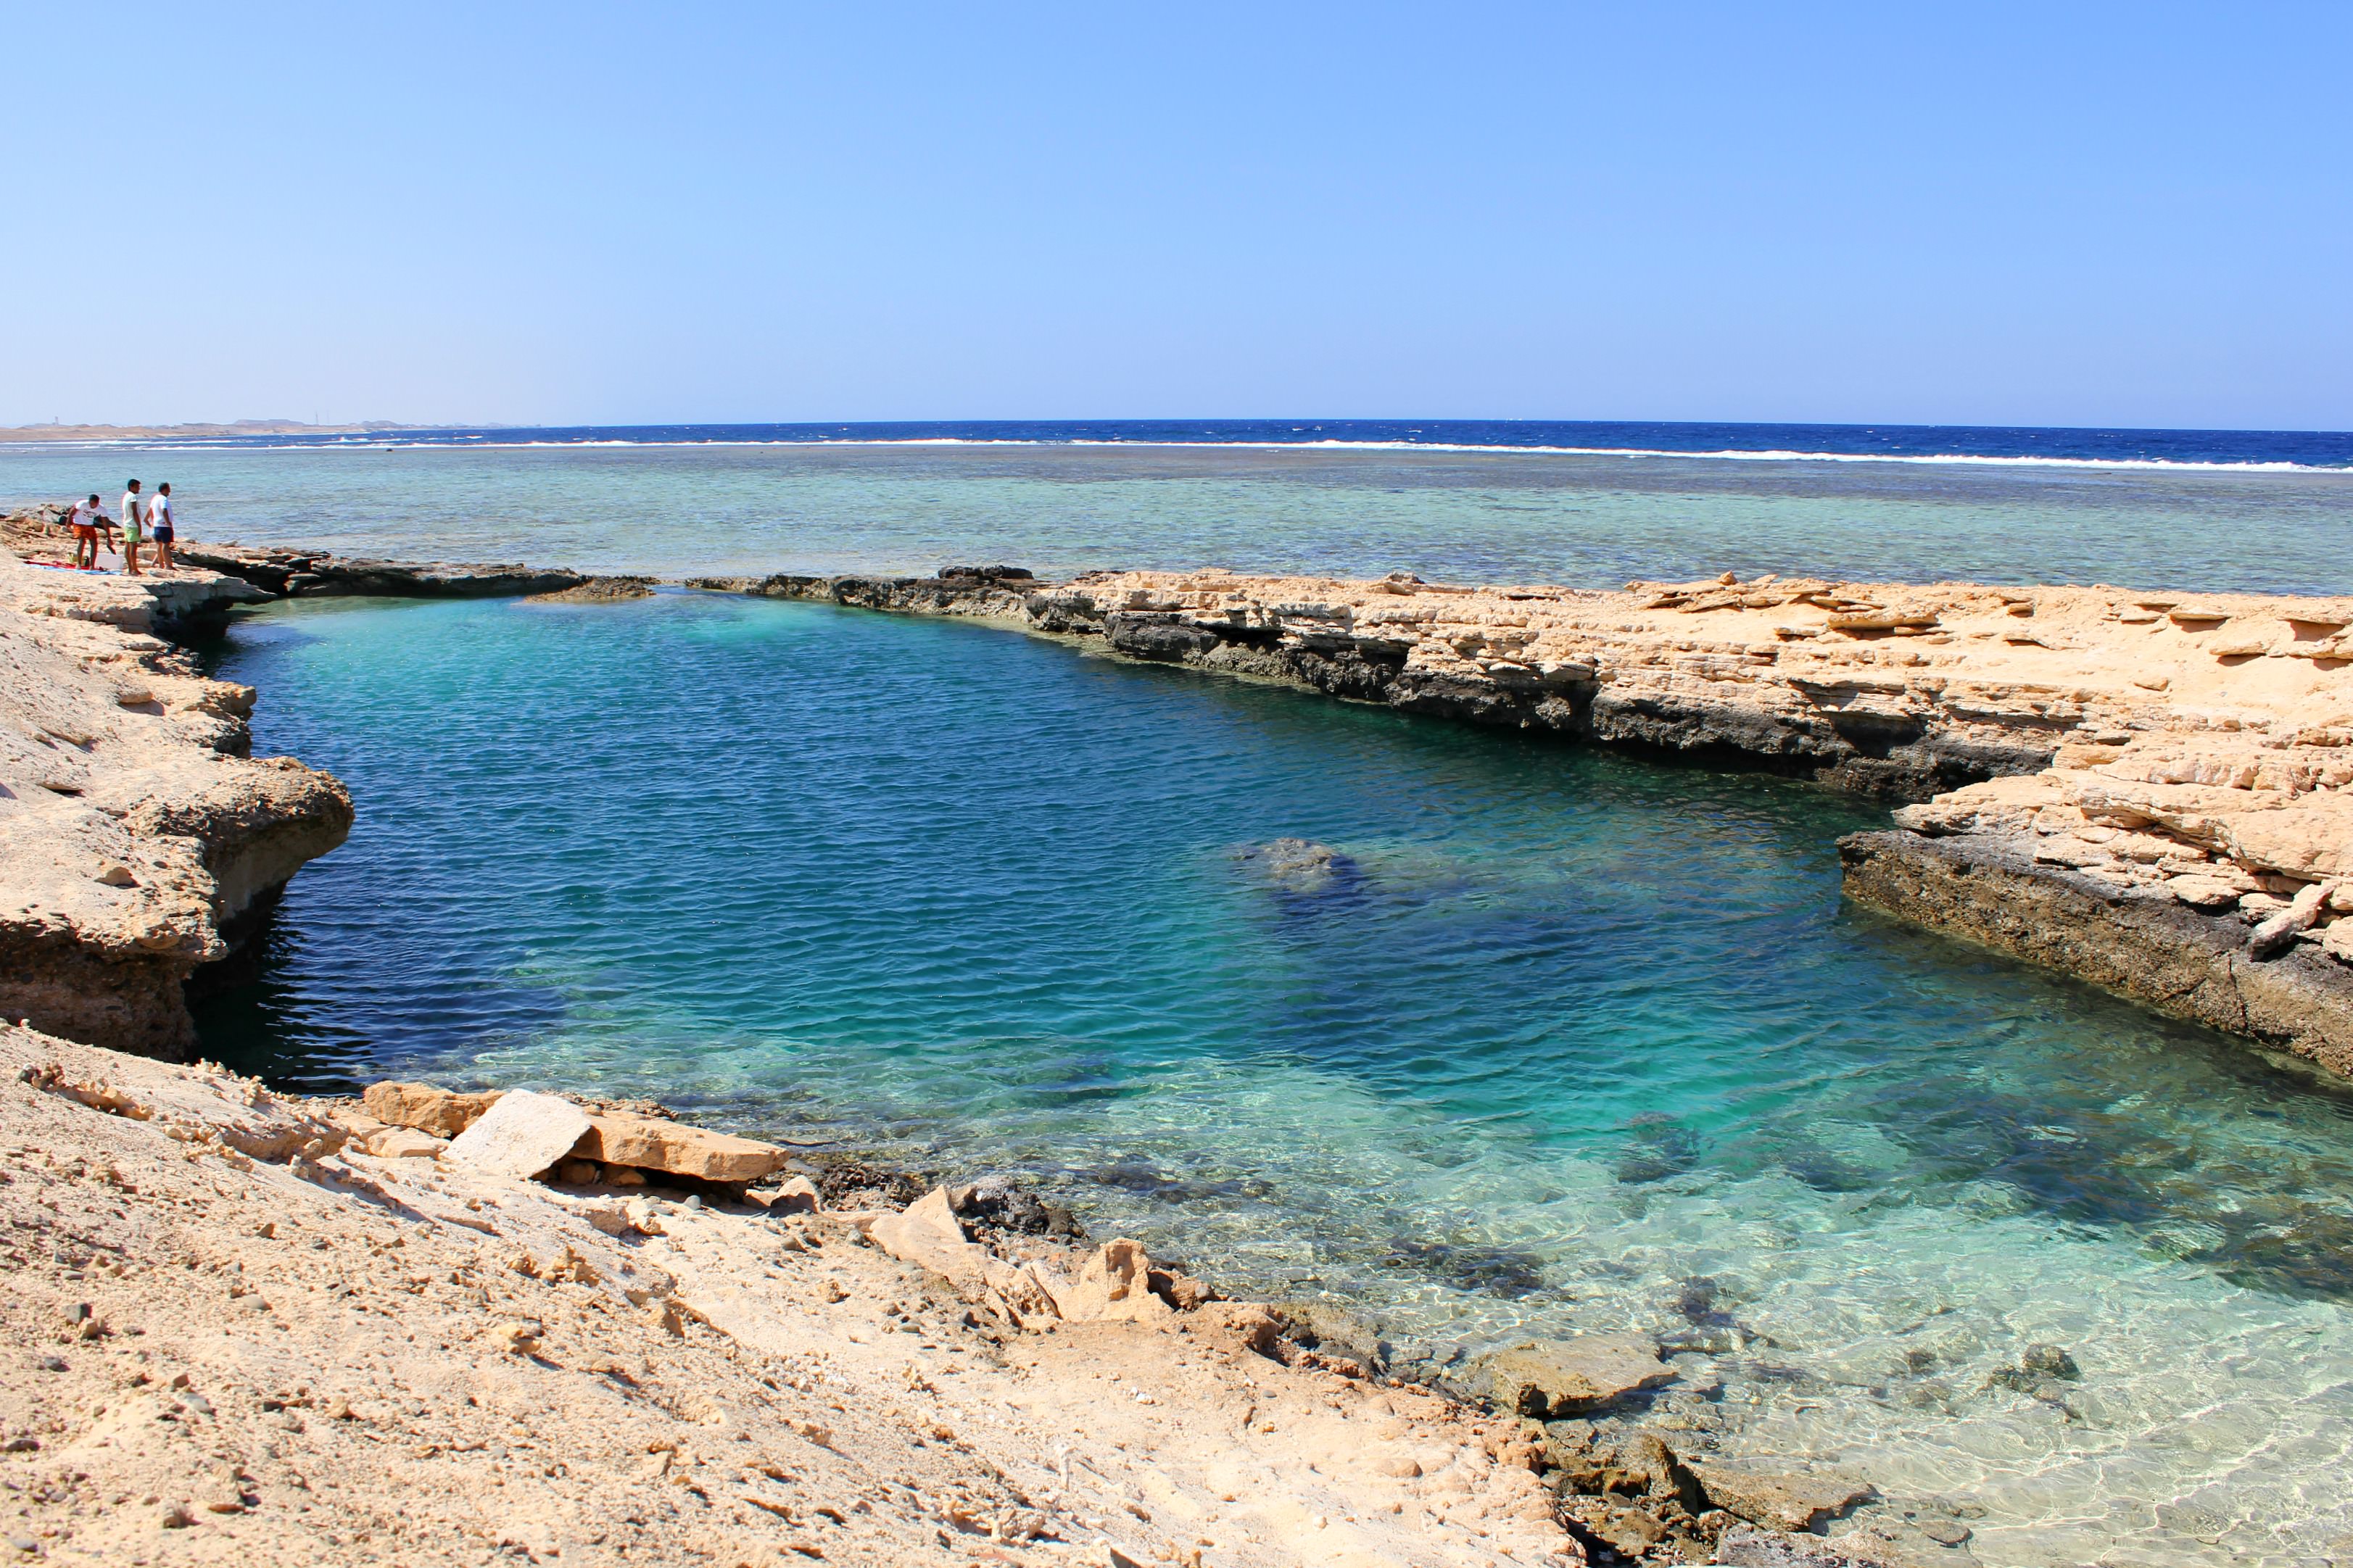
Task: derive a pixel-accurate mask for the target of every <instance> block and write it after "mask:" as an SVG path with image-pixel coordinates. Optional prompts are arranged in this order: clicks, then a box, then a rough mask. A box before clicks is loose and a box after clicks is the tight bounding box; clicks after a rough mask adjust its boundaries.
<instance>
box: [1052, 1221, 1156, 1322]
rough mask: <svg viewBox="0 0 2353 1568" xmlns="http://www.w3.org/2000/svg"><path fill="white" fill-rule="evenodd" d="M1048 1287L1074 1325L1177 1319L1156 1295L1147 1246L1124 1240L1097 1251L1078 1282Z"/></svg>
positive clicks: (1057, 1304)
mask: <svg viewBox="0 0 2353 1568" xmlns="http://www.w3.org/2000/svg"><path fill="white" fill-rule="evenodd" d="M1047 1287H1048V1289H1050V1291H1051V1292H1052V1294H1053V1298H1054V1306H1055V1309H1056V1310H1058V1311H1060V1313H1061V1315H1062V1316H1063V1317H1064V1318H1065V1319H1067V1320H1069V1321H1071V1322H1078V1323H1083V1322H1098V1321H1127V1322H1138V1323H1151V1322H1158V1321H1160V1320H1162V1319H1164V1318H1169V1317H1174V1316H1175V1315H1176V1309H1175V1308H1173V1307H1171V1306H1169V1304H1168V1303H1167V1302H1166V1301H1164V1300H1161V1299H1160V1298H1159V1297H1157V1296H1155V1295H1154V1294H1153V1293H1152V1259H1151V1258H1148V1257H1146V1256H1145V1251H1144V1246H1143V1244H1142V1243H1141V1242H1136V1241H1132V1240H1130V1239H1129V1238H1128V1237H1124V1236H1123V1237H1116V1238H1114V1239H1113V1240H1110V1241H1106V1242H1104V1243H1103V1245H1102V1246H1101V1247H1097V1248H1096V1249H1095V1255H1094V1256H1093V1257H1092V1258H1088V1259H1087V1262H1086V1267H1085V1268H1082V1269H1081V1270H1080V1271H1079V1277H1078V1279H1077V1280H1076V1281H1075V1282H1071V1283H1068V1284H1065V1283H1063V1282H1061V1281H1060V1280H1056V1279H1049V1280H1048V1281H1047Z"/></svg>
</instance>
